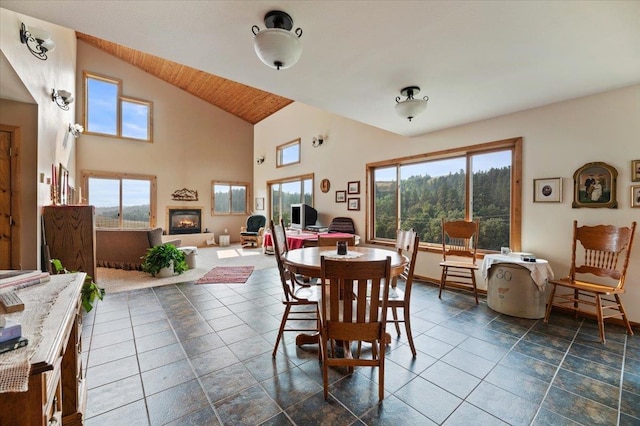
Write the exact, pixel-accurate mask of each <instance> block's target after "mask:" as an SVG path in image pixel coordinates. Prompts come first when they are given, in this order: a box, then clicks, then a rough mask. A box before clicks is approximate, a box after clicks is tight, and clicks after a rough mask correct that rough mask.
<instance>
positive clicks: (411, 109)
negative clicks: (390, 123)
mask: <svg viewBox="0 0 640 426" xmlns="http://www.w3.org/2000/svg"><path fill="white" fill-rule="evenodd" d="M400 93H401V94H402V96H405V97H406V98H407V99H405V100H404V101H401V100H400V99H401V98H400V96H398V97H397V98H396V112H397V113H398V115H399V116H400V117H402V118H406V119H408V120H409V121H411V119H413V118H414V117H415V116H417V115H418V114H421V113H422V112H424V110H425V109H427V101H428V100H429V97H428V96H425V97H423V98H422V99H415V98H414V97H413V96H414V95H417V94H418V93H420V88H419V87H418V86H409V87H405V88H404V89H402V90H401V91H400Z"/></svg>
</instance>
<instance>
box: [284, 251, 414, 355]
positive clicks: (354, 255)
mask: <svg viewBox="0 0 640 426" xmlns="http://www.w3.org/2000/svg"><path fill="white" fill-rule="evenodd" d="M323 255H324V256H325V258H327V259H332V260H333V259H338V260H342V261H345V262H368V261H372V260H385V259H386V258H387V256H389V257H391V277H392V278H395V277H397V276H398V275H400V274H401V273H402V271H403V270H404V267H405V265H406V264H407V263H408V262H409V259H407V258H406V257H405V256H403V255H402V254H400V253H398V252H397V251H396V250H387V249H381V248H375V247H349V248H348V251H347V255H346V256H339V255H338V254H337V250H336V248H335V247H332V246H324V247H305V248H301V249H296V250H289V251H288V252H287V253H286V254H285V255H284V258H283V261H284V264H285V265H286V267H287V269H288V270H289V271H291V272H293V273H295V274H300V275H304V276H307V277H319V276H320V272H321V267H320V258H321V257H322V256H323ZM394 284H395V279H392V285H394ZM318 337H319V336H318V334H312V335H309V334H305V333H302V334H299V335H298V336H297V337H296V345H297V346H301V345H305V344H313V343H318ZM386 340H387V343H389V342H391V336H390V335H389V334H388V333H387V338H386Z"/></svg>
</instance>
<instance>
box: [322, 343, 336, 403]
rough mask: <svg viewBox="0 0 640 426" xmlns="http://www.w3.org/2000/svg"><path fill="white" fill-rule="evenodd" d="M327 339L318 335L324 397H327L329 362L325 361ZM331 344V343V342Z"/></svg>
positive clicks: (326, 356) (327, 354)
mask: <svg viewBox="0 0 640 426" xmlns="http://www.w3.org/2000/svg"><path fill="white" fill-rule="evenodd" d="M327 343H328V342H327V341H326V340H325V338H324V336H320V350H321V351H322V384H323V386H324V399H325V401H326V400H327V399H329V363H328V361H327V359H328V357H329V353H328V352H327V351H328V348H327ZM332 346H333V344H332Z"/></svg>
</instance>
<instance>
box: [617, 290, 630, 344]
mask: <svg viewBox="0 0 640 426" xmlns="http://www.w3.org/2000/svg"><path fill="white" fill-rule="evenodd" d="M614 296H615V297H616V302H618V310H619V311H620V313H621V314H622V320H623V321H624V325H625V326H626V327H627V333H628V334H629V335H631V336H633V330H632V329H631V323H630V322H629V317H627V312H626V311H625V310H624V306H622V301H621V300H620V296H619V295H617V294H614Z"/></svg>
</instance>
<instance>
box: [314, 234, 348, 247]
mask: <svg viewBox="0 0 640 426" xmlns="http://www.w3.org/2000/svg"><path fill="white" fill-rule="evenodd" d="M338 241H344V242H346V243H347V246H349V247H353V246H355V245H356V236H355V235H351V236H350V237H346V236H345V237H332V236H331V234H329V235H323V234H318V247H328V246H333V247H335V246H336V243H337V242H338Z"/></svg>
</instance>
